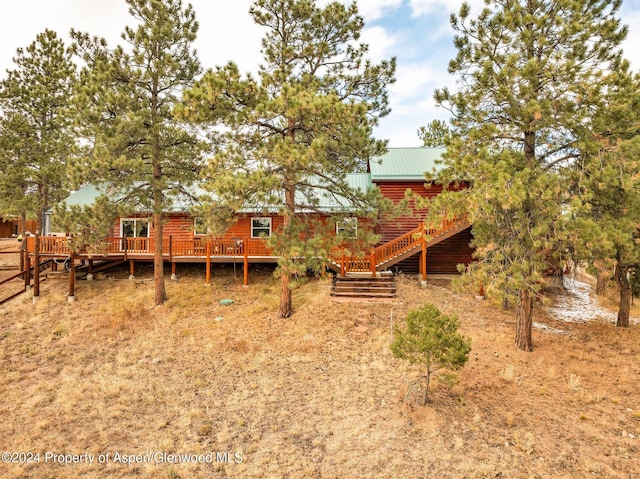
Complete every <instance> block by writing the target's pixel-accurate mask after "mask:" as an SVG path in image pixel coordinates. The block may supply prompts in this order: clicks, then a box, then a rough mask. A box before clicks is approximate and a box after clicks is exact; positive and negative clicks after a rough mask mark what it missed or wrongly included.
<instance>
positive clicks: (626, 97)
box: [570, 64, 640, 327]
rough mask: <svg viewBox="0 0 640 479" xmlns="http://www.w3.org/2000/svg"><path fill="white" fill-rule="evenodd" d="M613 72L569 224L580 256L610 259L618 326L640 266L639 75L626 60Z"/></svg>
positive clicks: (576, 183) (575, 185) (576, 181)
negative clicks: (632, 70) (630, 278)
mask: <svg viewBox="0 0 640 479" xmlns="http://www.w3.org/2000/svg"><path fill="white" fill-rule="evenodd" d="M612 76H613V77H614V78H615V85H614V86H612V87H611V88H609V89H608V90H607V92H606V103H605V104H606V108H604V109H602V110H601V111H600V114H599V115H598V116H597V117H596V119H595V121H594V124H593V130H594V133H593V134H594V137H595V138H597V139H598V143H597V146H598V148H597V149H594V150H593V151H590V152H586V153H585V155H584V156H583V158H582V160H581V162H580V168H579V169H577V170H576V172H575V175H574V177H573V181H572V183H571V185H572V189H573V191H574V194H575V200H574V201H573V203H572V210H571V211H572V216H573V221H572V224H571V225H570V226H571V231H572V236H573V242H574V245H575V248H574V249H575V254H576V256H577V258H578V259H579V260H580V259H582V260H584V261H587V262H589V263H590V264H601V265H604V264H612V265H613V278H614V280H615V281H616V283H617V286H618V290H619V293H620V301H619V309H618V318H617V321H616V326H620V327H628V326H629V312H630V309H631V299H632V285H631V283H630V281H629V277H630V276H631V274H632V273H633V272H635V271H638V270H640V76H639V75H635V76H633V75H632V74H630V72H629V71H628V65H626V64H624V65H622V66H621V68H619V69H618V71H616V72H614V73H612ZM609 275H611V272H609Z"/></svg>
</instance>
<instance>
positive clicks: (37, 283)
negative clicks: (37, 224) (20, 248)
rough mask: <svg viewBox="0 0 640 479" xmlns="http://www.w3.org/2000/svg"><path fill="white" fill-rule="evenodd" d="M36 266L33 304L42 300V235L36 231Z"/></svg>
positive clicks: (34, 270)
mask: <svg viewBox="0 0 640 479" xmlns="http://www.w3.org/2000/svg"><path fill="white" fill-rule="evenodd" d="M34 261H35V266H34V268H33V302H34V303H35V302H36V301H38V299H40V233H38V232H37V231H36V246H35V259H34Z"/></svg>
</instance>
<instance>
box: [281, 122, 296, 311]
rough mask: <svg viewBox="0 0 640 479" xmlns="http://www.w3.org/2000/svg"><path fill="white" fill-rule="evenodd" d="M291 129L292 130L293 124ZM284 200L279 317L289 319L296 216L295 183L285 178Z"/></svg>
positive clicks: (291, 307)
mask: <svg viewBox="0 0 640 479" xmlns="http://www.w3.org/2000/svg"><path fill="white" fill-rule="evenodd" d="M290 127H291V128H292V125H291V122H290ZM283 186H284V197H285V198H284V199H285V210H284V215H283V216H284V217H283V219H282V232H283V234H284V235H288V236H287V238H286V239H285V241H284V243H285V244H286V245H287V246H285V250H284V251H282V252H281V253H280V254H281V256H282V259H283V261H282V262H281V263H280V264H279V266H280V308H279V309H278V317H279V318H288V317H289V316H291V315H292V314H293V305H292V303H291V288H290V287H289V281H290V280H291V270H290V266H289V264H290V263H289V261H290V260H291V242H292V239H291V237H290V236H291V235H292V234H293V233H292V231H291V222H292V221H293V215H295V207H296V203H295V186H294V185H293V182H292V181H290V180H289V179H288V178H287V177H286V176H285V181H284V185H283Z"/></svg>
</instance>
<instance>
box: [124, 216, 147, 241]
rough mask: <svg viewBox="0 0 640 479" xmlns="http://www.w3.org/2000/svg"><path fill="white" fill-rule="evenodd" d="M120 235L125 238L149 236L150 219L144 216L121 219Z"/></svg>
mask: <svg viewBox="0 0 640 479" xmlns="http://www.w3.org/2000/svg"><path fill="white" fill-rule="evenodd" d="M120 235H121V236H122V237H123V238H148V237H149V220H147V219H144V218H125V219H121V220H120Z"/></svg>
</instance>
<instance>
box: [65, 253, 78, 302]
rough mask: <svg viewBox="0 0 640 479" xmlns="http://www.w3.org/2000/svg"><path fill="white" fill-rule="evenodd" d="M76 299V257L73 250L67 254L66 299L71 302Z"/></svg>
mask: <svg viewBox="0 0 640 479" xmlns="http://www.w3.org/2000/svg"><path fill="white" fill-rule="evenodd" d="M75 300H76V259H75V258H74V255H73V252H72V253H71V256H69V295H68V296H67V301H68V302H70V303H73V302H74V301H75Z"/></svg>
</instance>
